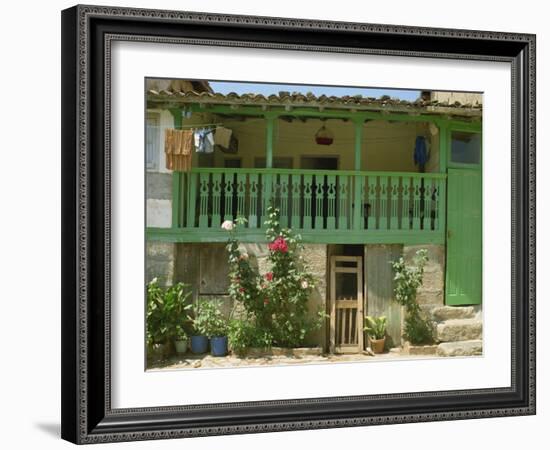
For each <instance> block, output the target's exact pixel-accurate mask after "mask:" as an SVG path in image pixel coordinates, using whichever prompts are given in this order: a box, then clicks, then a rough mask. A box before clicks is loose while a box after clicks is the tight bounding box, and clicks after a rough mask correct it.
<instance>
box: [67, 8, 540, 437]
mask: <svg viewBox="0 0 550 450" xmlns="http://www.w3.org/2000/svg"><path fill="white" fill-rule="evenodd" d="M114 41H142V42H156V43H179V42H186V43H194V44H201V45H220V46H238V47H249V48H266V49H269V48H275V49H283V50H284V49H288V50H303V51H308V50H309V51H312V50H315V51H318V52H319V51H320V52H341V53H349V54H354V53H357V54H375V55H389V56H392V55H394V56H415V57H429V58H444V59H451V60H478V61H502V62H507V63H509V64H510V65H511V73H512V83H511V86H512V92H511V104H512V117H511V124H512V127H511V129H512V142H511V148H512V173H511V180H512V192H511V204H512V209H511V211H510V216H509V217H510V219H511V227H512V236H511V242H512V261H511V272H512V290H511V292H512V294H511V296H512V301H511V304H512V311H511V317H512V323H511V331H512V333H511V338H512V339H511V342H510V351H511V361H512V370H511V385H510V386H509V387H505V388H501V387H498V388H497V387H495V388H487V389H473V390H454V391H434V392H421V393H404V394H380V395H362V396H353V397H328V398H314V399H311V398H307V399H300V398H295V399H288V400H277V401H261V402H260V401H258V402H242V403H229V404H208V405H206V404H203V405H192V406H177V405H176V406H171V407H146V408H137V409H113V408H112V406H111V362H112V361H111V353H110V336H111V334H110V333H111V327H112V326H114V324H111V322H110V312H111V303H110V302H111V292H110V283H111V278H110V277H111V271H110V268H111V266H110V264H111V260H110V257H111V254H110V249H111V234H110V226H111V223H110V216H111V203H110V183H111V171H110V161H111V160H110V133H111V128H110V123H111V122H110V120H111V118H110V98H111V97H110V96H111V85H110V70H111V67H110V61H111V60H110V49H111V44H112V42H114ZM62 109H63V111H62V437H63V438H64V439H66V440H69V441H71V442H74V443H78V444H84V443H99V442H114V441H132V440H143V439H166V438H177V437H194V436H207V435H219V434H239V433H257V432H270V431H286V430H301V429H314V428H329V427H347V426H365V425H377V424H395V423H408V422H424V421H441V420H458V419H471V418H487V417H499V416H513V415H530V414H535V36H534V35H531V34H514V33H503V32H487V31H470V30H454V29H434V28H420V27H406V26H395V25H377V24H365V23H347V22H328V21H316V20H304V19H282V18H270V17H253V16H233V15H218V14H206V13H194V12H180V11H158V10H146V9H129V8H114V7H113V8H112V7H99V6H75V7H73V8H70V9H67V10H65V11H63V12H62Z"/></svg>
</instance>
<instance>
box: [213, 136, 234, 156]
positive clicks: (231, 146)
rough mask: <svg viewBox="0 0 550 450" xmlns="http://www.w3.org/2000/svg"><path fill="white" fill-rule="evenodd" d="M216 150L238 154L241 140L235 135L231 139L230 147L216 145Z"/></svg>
mask: <svg viewBox="0 0 550 450" xmlns="http://www.w3.org/2000/svg"><path fill="white" fill-rule="evenodd" d="M216 150H219V151H221V152H223V153H237V152H238V150H239V140H238V139H237V138H236V137H235V135H234V134H232V135H231V138H230V139H229V146H228V147H222V146H221V145H216Z"/></svg>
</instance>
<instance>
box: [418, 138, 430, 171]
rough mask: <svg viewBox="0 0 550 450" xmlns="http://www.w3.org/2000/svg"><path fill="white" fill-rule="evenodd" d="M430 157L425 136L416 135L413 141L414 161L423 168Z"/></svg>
mask: <svg viewBox="0 0 550 450" xmlns="http://www.w3.org/2000/svg"><path fill="white" fill-rule="evenodd" d="M428 159H430V155H429V154H428V147H427V145H426V138H425V137H424V136H416V141H415V143H414V163H415V164H417V165H418V166H420V168H423V167H424V166H425V165H426V163H427V162H428Z"/></svg>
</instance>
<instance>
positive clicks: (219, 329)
mask: <svg viewBox="0 0 550 450" xmlns="http://www.w3.org/2000/svg"><path fill="white" fill-rule="evenodd" d="M193 327H194V329H195V332H196V333H197V334H199V335H203V336H208V337H213V336H214V337H219V336H227V332H228V322H227V319H226V318H225V316H224V315H223V313H222V312H221V309H220V301H219V300H210V301H202V302H198V303H197V305H196V307H195V317H194V318H193Z"/></svg>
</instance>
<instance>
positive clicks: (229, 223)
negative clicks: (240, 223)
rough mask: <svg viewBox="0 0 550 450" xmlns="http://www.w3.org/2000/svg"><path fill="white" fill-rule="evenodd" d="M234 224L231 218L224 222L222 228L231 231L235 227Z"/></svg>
mask: <svg viewBox="0 0 550 450" xmlns="http://www.w3.org/2000/svg"><path fill="white" fill-rule="evenodd" d="M233 227H234V225H233V222H232V221H231V220H226V221H225V222H224V223H222V228H223V229H224V230H225V231H231V230H232V229H233Z"/></svg>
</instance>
